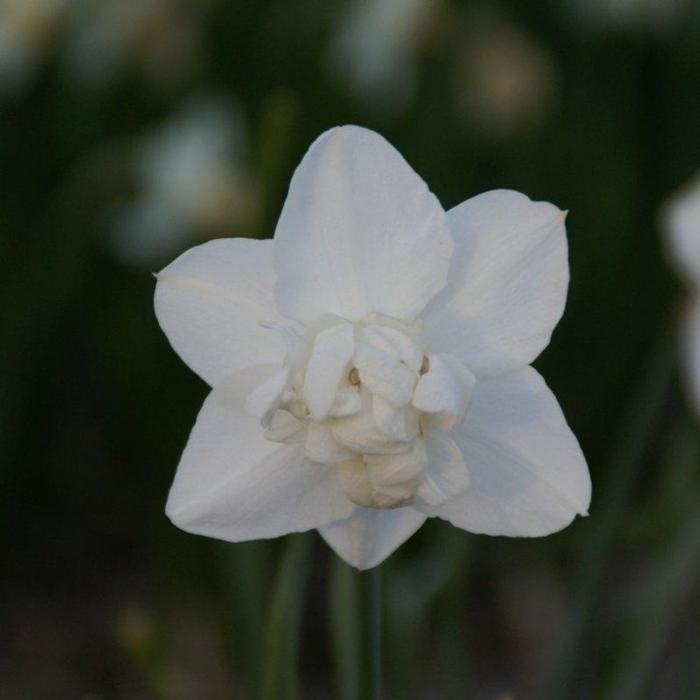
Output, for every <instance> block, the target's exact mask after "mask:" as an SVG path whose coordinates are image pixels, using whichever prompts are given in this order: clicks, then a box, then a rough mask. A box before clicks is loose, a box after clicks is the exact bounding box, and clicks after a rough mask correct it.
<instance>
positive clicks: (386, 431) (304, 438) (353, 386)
mask: <svg viewBox="0 0 700 700" xmlns="http://www.w3.org/2000/svg"><path fill="white" fill-rule="evenodd" d="M275 330H277V331H278V332H281V333H282V334H283V335H284V337H285V339H286V341H287V345H288V350H287V356H286V359H285V363H284V366H283V367H282V368H280V369H278V370H275V371H272V372H271V374H270V377H269V378H268V379H267V380H266V381H265V382H264V383H263V384H261V385H260V386H259V387H258V388H256V389H255V390H254V391H253V392H252V393H251V394H250V396H249V397H248V400H247V402H246V408H247V410H248V411H249V412H250V413H251V414H253V415H255V416H257V417H259V418H260V420H261V422H262V425H263V427H264V428H265V437H266V438H267V439H268V440H272V441H275V442H284V443H296V444H300V445H302V446H303V449H304V451H305V454H306V457H307V459H309V460H310V461H312V462H316V463H319V464H324V465H329V466H332V467H334V468H336V469H337V472H338V477H339V479H340V482H341V484H342V486H343V489H344V490H345V493H346V495H347V496H348V498H349V499H350V500H352V501H353V502H354V503H357V504H358V505H361V506H366V507H373V508H395V507H399V506H402V505H406V504H408V503H410V502H412V501H413V500H414V499H415V498H418V497H420V498H424V499H425V500H428V501H430V502H431V503H433V502H435V501H440V495H439V494H436V493H434V491H435V489H434V488H433V489H432V491H431V485H430V484H431V483H432V482H431V480H430V478H429V475H428V474H426V469H427V467H428V458H427V449H426V433H427V432H428V431H431V430H441V431H449V430H451V429H452V428H453V427H454V426H455V425H456V424H457V423H458V422H460V421H461V420H462V419H463V418H464V416H465V414H466V410H467V407H468V404H469V398H470V394H471V390H472V388H473V385H474V377H473V375H472V374H471V372H469V370H468V369H466V368H465V367H464V366H462V365H461V364H460V363H459V362H457V361H456V360H454V359H453V358H451V357H449V356H442V355H437V354H432V353H431V352H430V350H429V348H428V347H427V346H426V344H425V342H424V340H423V331H422V323H421V322H420V321H402V320H399V319H395V318H391V317H388V316H384V315H382V314H370V315H369V316H367V317H365V318H364V319H362V320H361V321H359V322H350V321H347V320H345V319H343V318H340V317H337V316H328V317H324V318H322V319H319V320H318V321H316V322H314V323H312V324H309V325H308V326H306V327H305V328H291V327H284V328H279V327H278V328H276V329H275ZM433 486H434V485H433ZM431 499H432V500H431Z"/></svg>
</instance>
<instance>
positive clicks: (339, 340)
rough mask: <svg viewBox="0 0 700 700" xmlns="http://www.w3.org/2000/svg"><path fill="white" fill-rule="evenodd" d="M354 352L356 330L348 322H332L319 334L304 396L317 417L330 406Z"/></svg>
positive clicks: (324, 412)
mask: <svg viewBox="0 0 700 700" xmlns="http://www.w3.org/2000/svg"><path fill="white" fill-rule="evenodd" d="M354 352H355V341H354V331H353V328H352V325H351V324H349V323H341V324H339V325H337V326H331V327H330V328H326V329H325V330H322V331H321V332H320V333H319V334H318V335H317V336H316V340H315V341H314V346H313V349H312V350H311V357H310V358H309V363H308V365H307V366H306V375H305V378H304V399H305V400H306V405H307V406H308V408H309V411H310V412H311V417H312V418H313V419H314V420H315V421H321V420H323V419H324V418H325V417H326V416H327V415H328V412H329V411H330V410H331V407H332V406H333V403H334V401H335V395H336V393H337V391H338V385H339V384H340V381H341V379H342V378H343V376H344V375H345V374H346V372H347V367H348V362H350V358H351V357H352V355H353V353H354Z"/></svg>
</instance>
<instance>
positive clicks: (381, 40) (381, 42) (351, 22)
mask: <svg viewBox="0 0 700 700" xmlns="http://www.w3.org/2000/svg"><path fill="white" fill-rule="evenodd" d="M440 7H441V3H440V2H438V1H437V0H358V1H356V2H354V3H351V4H350V6H349V9H348V13H347V15H346V16H345V17H344V18H342V19H341V22H340V26H339V28H338V30H337V33H336V35H335V37H334V39H333V41H332V43H331V47H330V55H329V67H330V70H331V72H332V74H333V77H334V80H335V82H337V84H340V85H344V86H347V88H348V90H349V91H350V92H352V93H354V94H355V95H356V96H357V97H359V98H360V99H362V100H365V101H367V102H369V103H372V104H375V105H377V106H379V107H381V108H385V109H393V110H398V109H401V108H403V107H405V106H406V104H407V103H408V102H409V101H410V100H411V98H412V97H413V94H414V91H415V87H416V72H417V66H416V61H417V57H418V53H419V50H420V45H421V36H422V34H423V33H424V32H425V30H426V26H429V25H430V20H431V15H433V14H434V13H436V12H438V11H439V10H440Z"/></svg>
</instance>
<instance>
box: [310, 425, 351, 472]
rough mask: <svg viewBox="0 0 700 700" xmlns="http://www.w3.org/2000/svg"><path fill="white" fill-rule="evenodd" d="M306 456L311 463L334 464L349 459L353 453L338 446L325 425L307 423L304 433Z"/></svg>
mask: <svg viewBox="0 0 700 700" xmlns="http://www.w3.org/2000/svg"><path fill="white" fill-rule="evenodd" d="M305 451H306V456H307V457H308V459H310V460H311V461H312V462H321V463H323V464H334V463H336V462H342V461H343V460H346V459H351V458H352V457H353V453H352V452H350V450H348V449H346V448H344V447H343V446H342V445H339V444H338V442H336V440H335V438H334V437H333V433H332V432H331V429H330V428H329V427H328V426H327V425H326V424H325V423H309V425H308V428H307V432H306V446H305Z"/></svg>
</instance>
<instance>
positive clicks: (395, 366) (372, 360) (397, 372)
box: [353, 344, 417, 407]
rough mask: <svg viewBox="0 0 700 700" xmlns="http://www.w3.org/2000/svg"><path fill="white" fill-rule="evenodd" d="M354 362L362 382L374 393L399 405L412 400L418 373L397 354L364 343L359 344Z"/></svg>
mask: <svg viewBox="0 0 700 700" xmlns="http://www.w3.org/2000/svg"><path fill="white" fill-rule="evenodd" d="M353 363H354V365H355V367H357V369H358V371H359V373H360V382H361V383H362V384H364V385H365V386H366V387H367V388H368V389H369V390H370V391H371V392H372V393H374V394H377V395H379V396H381V397H382V398H384V399H386V400H387V401H389V402H390V403H392V404H393V405H394V406H397V407H400V406H405V405H406V404H407V403H409V402H410V400H411V397H412V396H413V389H414V388H415V386H416V379H417V375H416V374H415V372H413V371H411V370H410V369H409V368H408V367H406V365H404V364H402V363H401V362H399V360H398V358H397V357H396V356H395V355H389V354H388V353H386V352H384V351H383V350H379V349H378V348H374V347H372V346H370V345H364V344H363V345H359V346H358V348H357V352H356V353H355V357H354V358H353Z"/></svg>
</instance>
